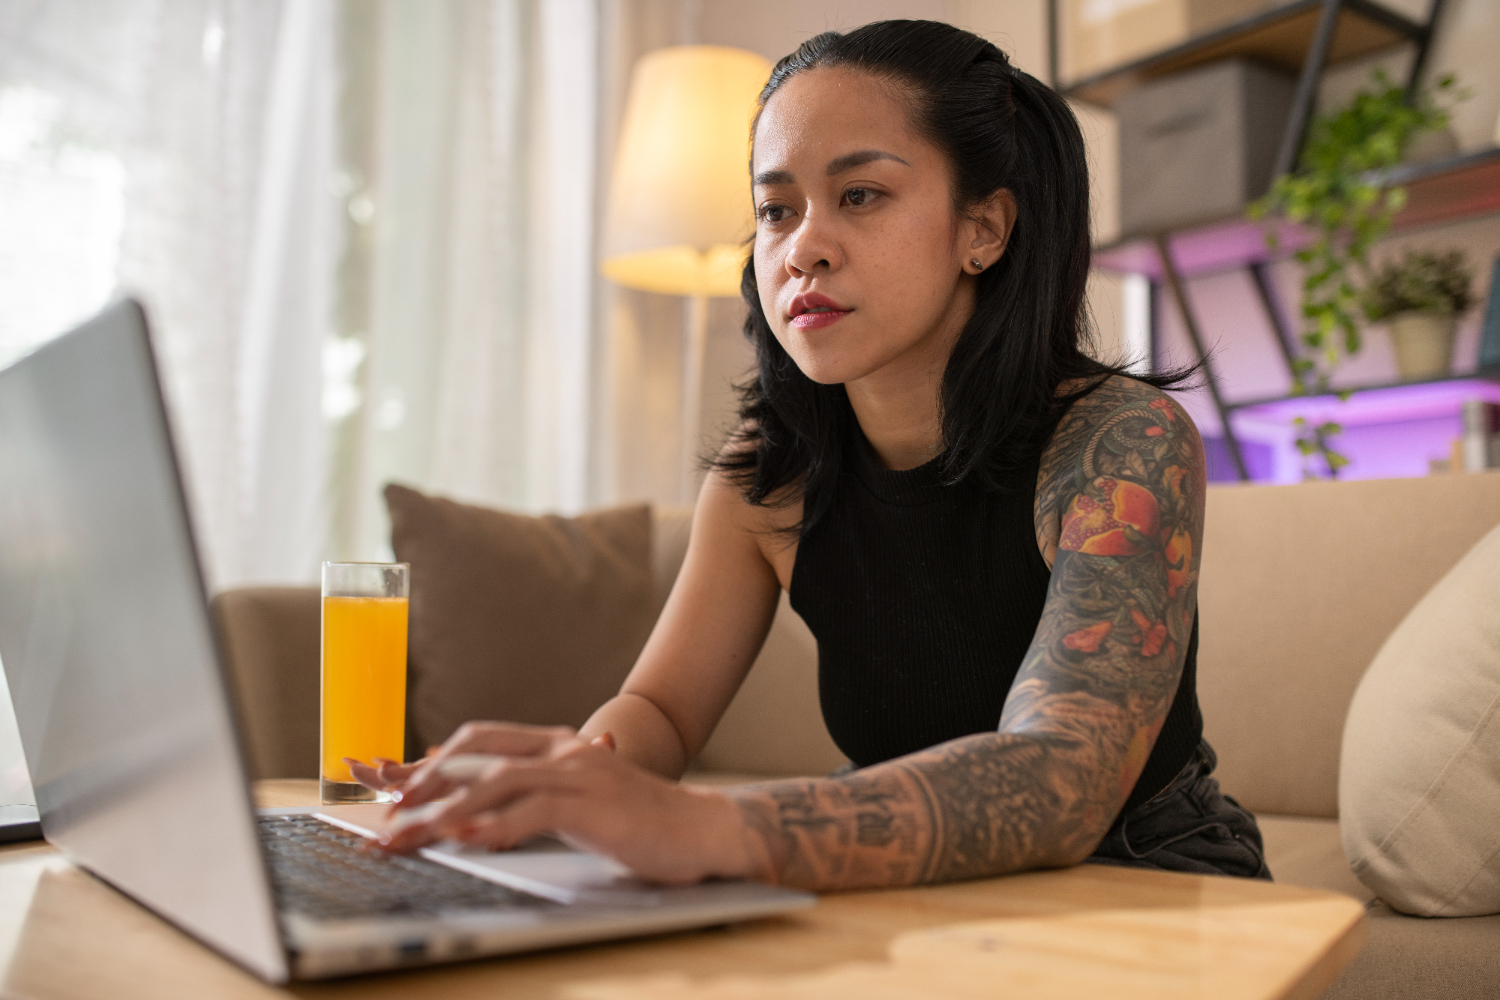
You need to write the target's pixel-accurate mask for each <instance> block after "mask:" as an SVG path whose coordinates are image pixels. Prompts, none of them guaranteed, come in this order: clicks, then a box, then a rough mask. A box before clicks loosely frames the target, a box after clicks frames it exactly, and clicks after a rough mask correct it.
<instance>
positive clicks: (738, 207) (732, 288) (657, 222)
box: [601, 45, 771, 296]
mask: <svg viewBox="0 0 1500 1000" xmlns="http://www.w3.org/2000/svg"><path fill="white" fill-rule="evenodd" d="M770 74H771V64H770V63H769V62H767V61H766V60H765V59H763V58H762V57H761V56H758V55H756V54H755V53H753V52H746V51H744V50H743V49H733V48H726V47H723V46H718V45H683V46H676V47H672V48H665V49H657V50H656V51H655V52H651V53H648V54H647V55H645V56H644V57H642V58H641V60H640V62H638V63H636V66H635V72H634V73H633V74H632V76H631V80H630V94H629V97H628V99H627V101H626V105H625V121H624V126H623V129H622V132H621V136H620V146H619V150H618V152H617V154H616V156H615V165H614V173H613V175H612V176H611V178H610V192H609V205H608V211H607V214H606V216H605V229H604V241H603V242H604V254H603V257H604V260H603V263H602V265H601V269H602V270H603V272H604V274H605V276H606V277H608V278H609V279H610V280H612V281H615V282H618V283H619V284H622V285H625V286H627V287H630V288H639V289H643V290H645V291H650V292H663V293H666V294H668V295H722V296H734V295H738V294H739V288H740V268H741V267H742V266H743V264H744V259H745V258H744V253H745V250H744V241H745V239H746V238H748V237H749V236H750V235H751V233H752V231H753V228H754V216H753V213H752V211H751V203H750V170H749V148H750V147H749V135H750V119H751V116H752V115H753V114H754V111H755V99H756V97H757V96H758V95H759V94H760V90H761V88H762V87H763V86H765V83H766V79H767V78H768V77H769V76H770Z"/></svg>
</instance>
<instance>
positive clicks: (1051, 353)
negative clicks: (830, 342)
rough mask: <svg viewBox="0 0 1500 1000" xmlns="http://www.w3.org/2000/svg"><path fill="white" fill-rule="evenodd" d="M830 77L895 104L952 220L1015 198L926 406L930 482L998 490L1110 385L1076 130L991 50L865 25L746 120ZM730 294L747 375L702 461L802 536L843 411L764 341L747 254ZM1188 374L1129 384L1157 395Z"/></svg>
mask: <svg viewBox="0 0 1500 1000" xmlns="http://www.w3.org/2000/svg"><path fill="white" fill-rule="evenodd" d="M835 66H840V67H848V68H851V69H856V70H860V71H863V72H866V73H870V74H872V75H874V76H876V77H879V78H882V79H886V80H889V81H891V82H893V83H895V84H897V85H898V86H900V87H901V89H902V90H903V91H904V92H905V93H907V94H908V95H909V99H910V101H911V104H912V116H911V120H912V124H913V126H914V127H915V128H916V129H917V130H918V132H919V133H920V134H921V135H922V136H923V137H924V138H926V139H927V140H928V141H929V142H931V143H933V144H934V145H935V146H937V148H938V149H940V150H942V151H943V153H944V154H946V156H947V158H948V160H949V163H950V165H951V168H952V172H953V201H954V207H955V210H957V211H959V212H963V211H967V210H970V209H972V208H973V207H974V206H975V205H978V204H979V203H981V202H983V201H984V200H986V199H987V198H988V197H989V196H991V195H993V194H994V193H995V192H996V191H998V190H999V189H1001V188H1008V189H1009V190H1010V191H1011V193H1012V194H1013V195H1014V196H1015V199H1016V206H1017V217H1016V221H1015V225H1014V227H1013V229H1012V231H1011V234H1010V237H1009V240H1008V242H1007V245H1006V248H1005V253H1004V254H1003V255H1002V256H1001V258H1000V260H999V261H998V262H997V263H996V264H995V265H994V266H993V267H991V268H989V269H988V270H985V271H983V272H981V273H980V274H979V275H978V276H977V278H976V281H977V286H976V289H975V293H976V294H975V307H974V315H973V316H972V317H971V318H970V319H969V321H968V323H967V325H966V326H965V327H964V329H963V332H962V333H961V334H960V335H959V338H958V341H957V343H956V344H955V345H954V347H953V352H952V354H951V355H950V356H949V359H948V366H947V369H946V370H945V371H944V373H943V381H942V390H941V397H940V401H939V405H940V409H941V414H942V430H943V443H944V445H945V452H944V458H943V462H944V465H943V476H944V479H945V481H947V482H950V483H956V482H959V481H961V480H966V479H967V480H973V481H975V482H977V483H978V484H979V485H980V486H981V487H983V488H987V489H991V490H998V489H1003V486H1002V483H1004V482H1005V481H1006V479H1007V478H1013V473H1014V471H1015V469H1016V468H1017V467H1023V466H1025V465H1026V464H1027V463H1029V462H1030V461H1032V460H1034V459H1035V457H1036V453H1037V451H1039V450H1040V449H1041V448H1042V447H1043V446H1044V444H1045V439H1046V437H1047V435H1049V434H1050V433H1051V430H1052V428H1053V426H1054V425H1055V423H1056V420H1057V418H1058V416H1060V414H1061V413H1062V412H1063V410H1064V409H1066V407H1067V406H1068V405H1069V404H1071V403H1072V402H1073V401H1074V400H1076V399H1078V398H1079V397H1081V396H1083V395H1086V394H1087V393H1088V392H1091V391H1092V390H1093V389H1094V388H1096V387H1097V386H1098V385H1099V383H1100V382H1102V381H1103V380H1104V379H1106V378H1108V377H1110V376H1111V375H1116V374H1125V372H1124V369H1123V368H1122V367H1119V366H1113V365H1108V364H1104V363H1102V362H1100V361H1097V360H1095V359H1093V358H1091V357H1089V356H1088V355H1087V354H1085V353H1084V352H1083V350H1082V349H1081V347H1080V345H1081V344H1082V343H1084V342H1085V341H1086V340H1088V339H1089V338H1090V336H1091V334H1090V328H1089V324H1088V319H1087V316H1086V312H1085V306H1084V289H1085V285H1086V283H1087V281H1088V271H1089V184H1088V166H1087V163H1086V161H1085V158H1084V146H1083V136H1082V134H1081V133H1080V132H1079V129H1078V121H1077V119H1075V118H1074V117H1073V112H1072V110H1071V109H1070V108H1069V107H1068V105H1067V103H1066V102H1065V101H1064V100H1063V99H1062V98H1061V97H1059V96H1058V95H1057V94H1055V93H1054V92H1053V91H1052V90H1051V89H1049V88H1048V87H1046V86H1045V85H1043V84H1042V83H1041V82H1039V81H1038V80H1036V79H1034V78H1033V77H1031V76H1029V75H1027V74H1026V73H1023V72H1021V71H1020V70H1018V69H1016V68H1015V67H1013V66H1012V65H1011V64H1010V61H1009V60H1008V59H1007V58H1006V57H1005V54H1004V53H1003V52H1001V51H1000V50H999V49H998V48H996V47H995V45H993V44H992V43H990V42H988V41H985V40H984V39H983V38H980V37H978V36H977V35H973V34H970V33H969V32H967V31H963V30H961V29H959V28H955V27H953V26H952V25H948V24H943V23H940V22H937V21H879V22H876V23H874V24H868V25H865V26H864V27H862V28H857V29H855V30H854V31H851V32H849V33H848V34H839V33H838V32H833V31H830V32H826V33H824V34H821V35H818V36H817V37H815V38H811V39H809V40H808V41H806V42H804V43H803V44H802V46H801V47H800V48H798V49H797V51H796V52H793V53H792V54H791V55H789V56H787V57H786V58H784V59H782V60H781V61H780V62H779V63H777V64H776V68H775V69H774V70H773V71H772V72H771V78H770V80H769V82H767V83H766V86H765V89H764V90H762V91H761V94H760V100H759V104H758V107H759V109H760V110H764V108H765V106H766V103H767V102H768V101H769V100H770V99H771V97H772V95H774V94H775V93H776V91H777V90H778V89H779V88H780V87H781V85H782V84H784V83H785V82H786V81H787V80H789V79H791V78H792V77H793V76H795V75H797V74H798V73H801V72H804V71H806V70H809V69H815V68H819V67H835ZM758 120H759V112H757V121H758ZM752 128H753V126H752ZM740 290H741V293H742V294H743V296H744V299H745V303H746V304H747V305H748V306H749V316H748V317H747V318H746V320H745V336H746V337H747V338H748V339H749V340H750V341H751V343H753V344H754V346H755V353H756V358H757V362H758V365H757V368H758V370H757V372H756V376H755V377H754V378H753V379H751V380H749V381H748V382H747V383H746V384H744V385H742V386H741V387H740V395H741V405H740V417H741V419H742V426H741V430H740V431H738V432H737V433H736V434H735V435H734V436H733V437H732V438H731V440H730V443H729V445H728V447H726V448H725V450H724V452H723V453H721V454H720V456H719V457H718V458H716V459H713V460H712V461H711V462H710V466H711V467H712V468H715V469H718V470H720V471H722V472H725V473H727V474H728V475H729V476H730V477H731V479H733V480H734V481H735V482H737V483H738V484H739V486H740V488H741V491H742V493H743V495H744V497H745V499H746V500H747V501H749V502H750V503H755V504H766V503H768V502H772V503H776V504H777V505H780V503H781V502H784V501H786V500H787V499H788V498H792V499H795V498H796V497H798V496H800V497H802V498H804V499H805V500H806V501H807V502H806V504H805V506H804V508H803V518H802V528H803V530H806V529H807V528H808V527H810V526H811V525H812V524H813V523H814V522H816V520H817V519H818V516H819V514H821V513H822V510H823V508H824V507H825V506H826V501H827V499H828V498H829V496H830V493H831V491H830V490H828V489H827V488H826V487H827V486H828V485H831V484H832V482H833V481H834V479H836V478H837V476H838V472H839V466H840V459H841V456H842V452H843V446H844V441H845V436H846V434H847V433H848V432H849V430H850V427H849V421H851V420H853V419H854V414H853V411H852V410H851V408H850V406H849V402H848V397H847V395H846V394H845V391H844V387H843V386H842V385H821V384H819V383H817V382H814V381H813V380H812V379H810V378H808V377H807V376H806V375H804V374H803V373H802V371H801V370H800V369H799V368H798V367H797V364H796V363H795V362H794V361H793V360H792V358H791V357H790V356H789V355H788V354H787V352H786V351H785V350H784V349H783V348H782V346H781V344H780V343H779V342H778V341H777V340H776V337H775V335H774V334H773V333H772V332H771V327H770V324H769V323H767V322H766V317H765V313H764V311H763V310H762V309H761V304H760V293H759V288H758V286H757V284H756V278H755V261H754V256H753V255H752V256H751V259H750V260H749V261H747V262H746V264H745V270H744V276H743V278H742V280H741V284H740ZM1191 374H1192V372H1191V370H1188V371H1179V372H1169V373H1166V374H1161V375H1155V376H1135V377H1137V378H1140V379H1141V380H1142V381H1145V382H1149V383H1151V384H1153V385H1157V386H1159V387H1163V388H1166V387H1169V386H1171V385H1174V384H1176V383H1179V382H1182V381H1184V380H1185V379H1186V378H1188V377H1189V376H1190V375H1191ZM1075 380H1081V381H1079V384H1081V385H1082V386H1083V388H1082V389H1081V390H1080V391H1078V392H1076V393H1073V394H1071V395H1065V396H1063V397H1058V395H1057V389H1058V386H1059V385H1061V384H1062V383H1063V382H1065V381H1067V382H1072V381H1075ZM1008 474H1012V475H1011V476H1010V477H1008ZM787 488H790V490H789V491H787V492H782V491H784V490H787Z"/></svg>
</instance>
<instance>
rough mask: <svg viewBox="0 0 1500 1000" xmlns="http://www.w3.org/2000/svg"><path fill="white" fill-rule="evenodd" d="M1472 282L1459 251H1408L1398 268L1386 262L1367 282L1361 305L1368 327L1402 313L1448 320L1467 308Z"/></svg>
mask: <svg viewBox="0 0 1500 1000" xmlns="http://www.w3.org/2000/svg"><path fill="white" fill-rule="evenodd" d="M1473 280H1474V272H1473V270H1472V269H1471V268H1470V267H1469V266H1468V265H1467V263H1466V262H1465V261H1464V254H1463V251H1462V250H1450V251H1449V252H1447V253H1444V254H1438V253H1433V252H1432V251H1430V250H1408V251H1406V254H1405V255H1404V256H1403V257H1402V258H1401V262H1400V263H1399V264H1398V263H1395V262H1393V261H1388V262H1387V263H1386V264H1385V265H1384V266H1383V267H1381V268H1380V270H1379V271H1378V272H1376V274H1375V275H1374V277H1372V278H1371V279H1370V283H1369V285H1368V286H1367V287H1366V288H1365V292H1364V296H1363V297H1362V301H1361V305H1362V306H1363V307H1364V313H1365V318H1366V319H1368V320H1369V321H1370V322H1372V323H1378V322H1380V321H1381V320H1383V319H1389V318H1390V317H1392V316H1395V315H1396V314H1397V313H1404V312H1419V313H1432V314H1434V315H1438V316H1449V315H1453V314H1455V313H1461V312H1463V311H1464V310H1465V309H1467V308H1469V303H1470V296H1469V287H1470V285H1471V284H1472V283H1473Z"/></svg>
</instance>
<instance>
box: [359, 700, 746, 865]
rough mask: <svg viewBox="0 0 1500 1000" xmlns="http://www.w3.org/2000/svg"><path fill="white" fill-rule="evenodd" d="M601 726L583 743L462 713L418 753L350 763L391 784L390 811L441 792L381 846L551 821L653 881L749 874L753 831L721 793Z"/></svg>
mask: <svg viewBox="0 0 1500 1000" xmlns="http://www.w3.org/2000/svg"><path fill="white" fill-rule="evenodd" d="M608 735H609V734H607V733H606V734H604V735H602V736H601V737H599V738H597V739H595V740H594V741H593V742H591V743H590V742H585V741H584V740H582V739H580V738H579V737H578V735H577V734H576V733H575V732H574V731H573V730H572V729H568V728H563V727H557V728H547V727H540V726H525V725H519V724H514V723H501V722H470V723H467V724H465V725H464V726H462V727H461V728H460V729H459V730H458V731H457V732H456V733H454V734H453V736H452V737H451V738H450V739H449V740H448V741H447V742H446V743H444V744H443V746H442V747H440V748H438V749H437V750H436V751H435V752H433V753H431V754H430V755H429V756H427V757H426V758H424V759H422V760H421V761H417V762H415V763H413V764H396V763H394V762H392V761H377V762H376V766H375V767H370V766H367V765H363V764H359V765H358V770H356V771H355V774H356V776H357V777H358V778H359V779H360V781H361V782H362V783H364V784H366V785H368V786H369V787H372V788H379V789H380V790H383V791H391V792H393V793H394V794H395V795H396V796H397V802H396V804H395V805H394V806H393V807H392V809H393V812H395V813H397V814H399V813H401V812H406V811H408V810H413V809H415V808H416V807H418V806H423V805H426V804H428V803H432V802H435V801H436V800H439V799H443V798H447V799H448V801H447V802H444V803H442V804H440V805H434V806H431V807H430V809H429V810H424V811H423V813H422V814H421V815H420V818H415V819H413V820H412V821H411V822H410V823H408V824H406V825H404V826H398V828H397V829H396V830H395V831H394V832H392V833H390V834H388V835H386V836H385V837H382V840H381V845H382V846H383V847H384V848H385V849H386V850H389V851H394V852H398V853H405V852H409V851H413V850H416V849H417V848H419V847H422V846H424V845H426V844H429V843H432V842H433V841H436V840H440V839H444V838H451V839H454V840H458V841H461V842H463V843H465V844H469V845H471V846H475V847H484V848H488V849H490V850H505V849H508V848H512V847H514V846H516V845H517V844H519V843H521V842H522V841H525V840H527V839H529V838H531V837H534V836H537V835H538V834H543V833H552V834H556V835H557V836H559V837H561V838H562V839H563V840H565V841H567V842H568V843H570V844H573V845H575V846H577V847H581V848H584V849H586V850H590V851H594V852H596V853H598V854H603V855H607V856H608V857H611V858H614V859H615V860H616V861H619V862H620V863H621V864H623V865H625V866H626V867H627V868H629V869H630V870H631V871H633V872H634V873H635V874H636V875H638V876H640V877H641V878H643V879H647V880H649V881H653V882H663V883H669V884H686V883H691V882H698V881H701V880H703V879H705V878H710V877H715V876H719V877H726V878H741V877H748V876H751V875H753V874H754V872H755V869H756V868H758V867H760V866H758V865H755V864H754V863H753V862H752V858H753V857H754V856H755V854H754V850H753V844H752V842H751V838H752V837H753V834H752V833H751V832H750V831H749V829H748V828H747V826H746V824H745V821H744V819H743V818H742V814H741V812H740V810H739V808H738V807H737V806H736V805H735V804H734V803H733V801H731V800H730V798H729V797H728V796H726V795H724V794H722V793H719V792H713V791H708V790H703V789H694V788H690V787H687V786H683V785H679V784H677V783H675V782H671V781H668V780H666V779H664V778H661V777H658V776H657V775H654V774H651V773H649V772H647V771H645V770H643V769H641V768H639V767H637V766H635V765H634V764H631V763H630V762H628V761H626V760H623V759H621V758H619V757H617V756H616V755H615V754H614V752H613V748H612V746H611V745H610V744H611V743H612V742H613V741H612V740H610V739H609V738H608ZM354 766H355V765H351V769H352V768H353V767H354Z"/></svg>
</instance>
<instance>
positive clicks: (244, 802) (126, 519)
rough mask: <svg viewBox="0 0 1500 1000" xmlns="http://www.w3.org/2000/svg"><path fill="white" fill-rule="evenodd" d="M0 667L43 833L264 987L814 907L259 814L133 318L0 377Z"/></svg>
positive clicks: (796, 896)
mask: <svg viewBox="0 0 1500 1000" xmlns="http://www.w3.org/2000/svg"><path fill="white" fill-rule="evenodd" d="M0 660H3V661H4V664H5V674H6V678H7V680H8V682H9V685H10V694H11V699H12V701H13V703H14V705H15V710H16V717H17V721H18V723H19V728H20V735H21V744H22V748H23V750H24V752H25V757H26V764H27V767H28V769H29V770H30V773H31V780H32V784H33V786H34V789H35V793H36V803H37V808H38V810H39V812H40V818H41V827H42V832H43V834H44V836H45V837H46V839H47V840H48V841H49V842H50V843H52V844H53V845H55V846H56V847H57V848H58V849H60V850H61V851H62V852H63V853H64V854H65V855H67V856H68V857H69V858H70V859H71V860H72V861H74V862H75V863H76V864H78V865H80V866H81V867H83V868H85V869H87V870H88V871H90V872H92V873H93V874H95V875H97V876H98V877H99V878H101V879H103V880H104V881H106V882H108V883H109V884H110V885H113V886H114V887H115V888H117V889H119V890H120V891H121V892H123V893H125V894H126V895H128V896H130V897H132V898H133V899H135V900H136V901H138V902H139V903H141V904H143V905H145V906H146V907H149V908H150V909H151V910H153V911H154V912H156V913H157V914H159V915H160V916H162V917H164V918H165V919H167V920H168V921H170V922H172V923H173V924H175V925H177V926H178V927H180V928H181V929H182V930H184V931H186V932H187V933H189V934H191V935H193V936H194V937H196V938H197V939H198V940H200V941H201V942H203V943H204V944H206V945H208V946H209V947H211V948H213V949H215V950H217V951H219V952H220V953H222V954H223V955H225V956H226V957H228V958H230V959H232V960H233V961H235V962H237V963H239V964H240V965H242V966H244V967H245V968H247V969H249V970H251V971H252V972H254V973H256V974H257V975H259V976H261V977H262V978H264V979H266V980H268V981H270V982H283V981H286V980H288V979H316V978H324V977H330V976H339V975H346V974H350V973H359V972H369V971H372V970H378V969H387V968H394V967H409V966H412V965H419V964H424V963H430V962H442V961H450V960H455V959H464V958H472V957H477V956H482V955H497V954H503V953H510V952H520V951H529V950H533V949H538V948H548V947H555V946H560V945H570V944H577V943H580V942H588V941H598V940H604V939H612V938H620V937H629V936H635V935H644V934H657V933H662V932H667V931H674V930H680V929H686V928H692V927H703V926H713V925H719V924H725V923H729V922H732V921H738V920H747V919H753V918H757V917H765V916H769V915H772V914H778V913H783V912H786V911H789V910H793V909H796V908H799V907H804V906H808V905H810V904H811V903H812V902H813V901H814V897H812V896H810V895H808V894H806V893H801V892H794V891H791V890H786V889H780V888H776V887H772V886H765V885H759V884H756V883H750V882H708V883H704V884H701V885H696V886H688V887H677V888H667V887H661V886H653V885H647V884H644V883H641V882H638V881H636V880H634V879H632V878H631V876H630V874H629V872H627V871H625V870H624V869H622V868H621V867H620V866H619V865H617V864H615V863H614V862H612V861H610V860H609V859H607V858H603V857H599V856H595V855H590V854H586V853H582V852H578V851H574V850H571V849H569V848H567V847H565V846H563V845H562V844H561V843H558V842H556V841H550V840H540V841H534V842H531V843H529V844H525V845H522V848H521V849H518V850H516V851H510V852H500V853H487V852H480V851H475V850H469V849H463V848H460V847H458V846H456V845H453V844H440V845H437V846H435V847H433V848H429V849H426V850H423V851H422V852H421V853H420V855H415V856H411V857H401V858H397V857H390V856H386V855H382V854H379V853H378V852H374V853H366V852H362V851H360V850H359V849H358V847H359V845H360V844H361V843H362V842H363V836H362V834H365V833H367V832H368V831H369V829H370V827H371V826H372V825H373V822H374V820H373V819H372V814H371V809H372V807H368V806H339V807H336V808H331V809H327V810H324V809H317V808H314V809H274V810H260V811H257V810H256V809H255V808H254V806H253V804H252V801H251V796H250V787H249V782H248V779H247V773H246V770H245V753H244V748H243V745H242V742H241V739H240V736H239V731H238V726H237V723H236V707H235V704H234V695H233V691H232V689H231V687H230V686H229V684H228V683H227V680H226V675H225V672H224V669H223V667H222V664H221V662H220V659H219V654H218V652H217V650H216V645H215V638H214V634H213V631H212V626H211V624H210V619H209V616H208V607H207V600H206V594H205V591H204V585H203V577H202V574H201V572H200V569H199V561H198V557H197V552H196V550H195V547H194V541H193V533H192V530H191V527H190V524H189V520H188V512H187V507H186V504H185V502H184V497H183V489H182V481H181V476H180V473H179V467H178V463H177V460H176V457H175V454H174V451H173V447H172V441H171V436H170V433H169V428H168V421H167V417H166V412H165V408H164V406H163V403H162V397H161V391H160V386H159V383H158V378H157V373H156V368H155V364H154V361H153V355H152V349H151V342H150V336H149V332H148V329H147V323H146V317H145V315H144V313H143V311H142V310H141V308H140V306H139V305H138V304H137V303H135V302H132V301H128V300H126V301H121V302H118V303H116V304H114V305H112V306H110V307H109V308H107V309H105V310H104V311H103V312H102V313H100V314H99V315H98V316H97V317H95V318H94V319H92V320H90V321H88V322H86V323H84V324H83V325H82V326H80V327H78V328H77V329H75V330H73V331H72V332H70V333H68V334H65V335H64V336H62V337H60V338H58V339H56V340H54V341H52V342H51V343H49V344H47V345H45V346H43V347H41V348H39V349H38V350H36V351H35V352H33V353H31V354H29V355H27V356H26V357H24V358H22V359H20V360H19V361H16V362H15V363H14V364H12V365H11V366H9V367H8V368H5V369H4V370H0ZM379 808H381V807H378V806H377V807H373V809H376V810H378V809H379Z"/></svg>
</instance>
